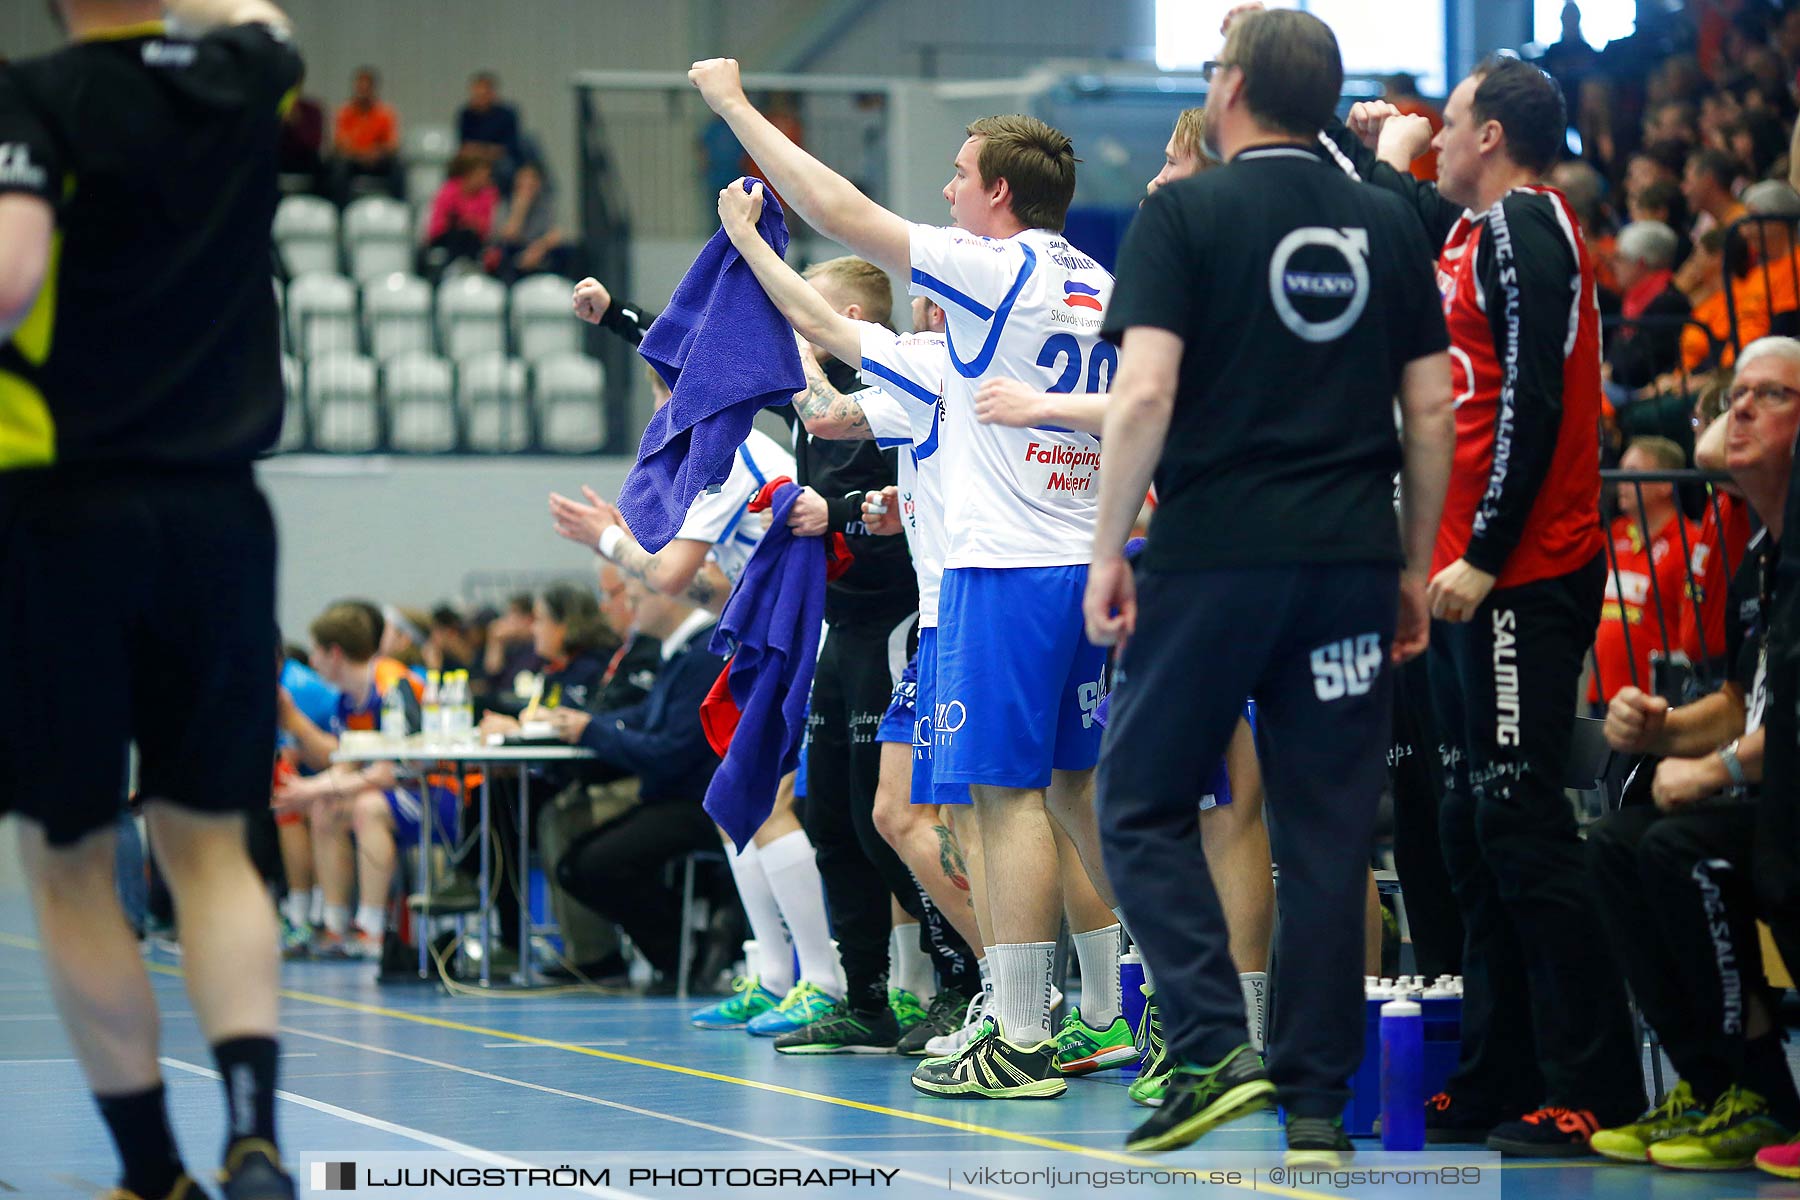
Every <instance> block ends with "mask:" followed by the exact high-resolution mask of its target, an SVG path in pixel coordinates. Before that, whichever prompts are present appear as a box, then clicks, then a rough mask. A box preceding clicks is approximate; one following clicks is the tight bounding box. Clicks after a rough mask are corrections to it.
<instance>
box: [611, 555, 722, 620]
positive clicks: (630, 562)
mask: <svg viewBox="0 0 1800 1200" xmlns="http://www.w3.org/2000/svg"><path fill="white" fill-rule="evenodd" d="M613 564H614V565H615V566H617V567H618V568H619V570H621V571H623V572H625V574H627V575H629V576H631V578H633V579H635V580H637V581H638V582H639V583H641V584H643V585H644V586H645V587H647V588H649V589H650V590H651V591H661V590H662V589H661V588H660V587H658V586H657V583H656V580H655V579H653V578H652V576H653V574H654V573H655V571H656V555H654V554H652V553H650V552H649V551H648V550H646V549H644V548H643V547H642V546H640V545H638V544H637V543H636V542H633V541H622V542H620V543H619V548H618V549H617V550H616V551H614V552H613ZM730 594H731V588H730V586H729V584H728V583H727V581H726V579H725V575H724V573H723V572H721V571H720V570H719V568H718V567H717V566H715V565H714V564H712V563H710V562H708V563H702V564H701V565H700V569H699V570H698V571H696V572H695V573H694V578H693V579H692V580H690V581H689V582H688V585H687V587H686V588H685V589H683V590H682V598H683V599H685V600H687V601H688V603H690V604H697V605H699V606H700V607H701V608H705V609H710V610H711V611H713V612H718V611H719V610H720V608H721V607H723V605H724V603H725V598H726V597H727V596H729V595H730Z"/></svg>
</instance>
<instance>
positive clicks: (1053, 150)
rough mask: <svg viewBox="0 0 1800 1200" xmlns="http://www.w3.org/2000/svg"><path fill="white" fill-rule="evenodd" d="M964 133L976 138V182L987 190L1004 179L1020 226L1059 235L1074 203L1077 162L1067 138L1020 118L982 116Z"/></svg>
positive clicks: (1015, 114)
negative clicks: (1009, 190) (977, 140)
mask: <svg viewBox="0 0 1800 1200" xmlns="http://www.w3.org/2000/svg"><path fill="white" fill-rule="evenodd" d="M965 132H967V134H968V135H969V136H970V137H972V138H980V139H981V149H980V150H979V152H978V153H977V154H976V158H975V166H976V169H977V170H979V171H980V172H981V182H982V183H983V184H984V185H986V186H988V187H992V186H993V185H994V183H995V181H997V180H1001V179H1004V180H1006V184H1007V186H1008V187H1009V188H1011V189H1012V211H1013V216H1014V217H1016V218H1018V220H1019V223H1020V224H1021V225H1024V226H1025V227H1026V228H1027V229H1048V230H1050V231H1052V232H1054V233H1060V232H1062V227H1063V225H1064V223H1065V222H1066V221H1067V220H1068V216H1069V205H1070V204H1071V203H1072V202H1073V201H1074V199H1075V164H1076V163H1078V162H1080V161H1081V160H1080V159H1078V158H1076V157H1075V143H1074V142H1072V141H1070V140H1069V135H1068V134H1066V133H1064V132H1062V130H1060V129H1054V128H1052V127H1051V126H1049V125H1046V124H1044V122H1042V121H1040V120H1038V119H1037V118H1036V117H1028V116H1024V115H1022V114H1020V113H1013V114H1010V115H1008V116H1001V117H983V118H981V119H980V120H979V121H976V122H974V123H973V124H971V125H970V126H969V127H968V129H967V130H966V131H965Z"/></svg>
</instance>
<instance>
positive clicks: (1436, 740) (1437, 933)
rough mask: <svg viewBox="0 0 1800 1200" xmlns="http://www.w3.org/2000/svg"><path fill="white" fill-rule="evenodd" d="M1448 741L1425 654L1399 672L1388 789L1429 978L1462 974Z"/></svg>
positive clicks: (1406, 893) (1398, 862) (1417, 945)
mask: <svg viewBox="0 0 1800 1200" xmlns="http://www.w3.org/2000/svg"><path fill="white" fill-rule="evenodd" d="M1442 740H1443V739H1442V738H1441V737H1440V736H1439V735H1438V727H1437V720H1436V718H1435V716H1434V714H1433V713H1432V711H1431V676H1430V672H1429V670H1428V668H1427V666H1426V662H1425V659H1424V658H1423V657H1419V658H1415V659H1413V660H1412V661H1411V662H1409V663H1405V664H1403V665H1402V666H1401V667H1400V668H1399V670H1397V671H1396V672H1394V742H1393V746H1392V747H1391V748H1390V749H1389V751H1388V787H1389V788H1390V790H1392V792H1393V794H1394V868H1395V871H1396V872H1397V873H1398V874H1399V876H1400V888H1401V894H1402V896H1403V897H1404V898H1405V901H1406V923H1407V925H1408V926H1410V927H1411V932H1412V946H1413V957H1414V959H1415V960H1416V962H1417V967H1418V973H1419V974H1420V975H1423V976H1424V977H1425V978H1427V979H1436V978H1437V977H1438V976H1439V975H1461V974H1462V950H1463V927H1462V914H1461V913H1459V912H1458V911H1457V909H1456V894H1455V892H1453V891H1452V890H1451V887H1450V872H1449V869H1448V868H1447V867H1446V866H1445V865H1444V846H1443V841H1442V839H1440V838H1439V837H1438V823H1439V812H1440V810H1441V809H1442V806H1443V788H1444V772H1443V767H1442V758H1441V755H1442V752H1443V748H1442Z"/></svg>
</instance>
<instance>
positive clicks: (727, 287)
mask: <svg viewBox="0 0 1800 1200" xmlns="http://www.w3.org/2000/svg"><path fill="white" fill-rule="evenodd" d="M746 190H748V188H747V187H746ZM756 228H757V232H758V233H760V234H761V235H762V238H763V240H764V241H765V242H768V243H769V245H771V246H773V247H774V248H775V252H776V253H777V254H786V253H787V244H788V231H787V224H786V222H784V221H783V220H782V217H781V204H780V203H779V202H778V201H777V200H776V199H775V197H774V196H773V195H772V194H771V193H770V192H769V190H768V189H767V188H764V189H763V210H762V216H761V217H760V218H759V219H758V221H757V223H756ZM638 353H639V354H642V355H643V356H644V358H645V359H646V360H647V361H648V362H649V363H650V365H651V366H652V367H653V368H655V370H656V373H657V374H658V375H660V376H662V378H663V382H665V383H667V384H668V385H669V388H670V390H671V391H673V392H674V393H675V394H674V396H673V397H672V398H671V399H670V400H669V402H668V403H667V404H665V405H663V406H662V408H660V409H658V410H657V412H656V413H655V415H653V416H652V417H651V418H650V424H649V425H648V426H646V427H645V429H644V438H643V441H642V442H641V443H640V444H639V445H638V456H637V464H636V465H635V466H633V467H632V468H631V473H630V474H628V475H627V476H626V477H625V486H624V487H623V488H622V489H621V490H620V492H619V512H620V513H621V514H623V516H624V517H625V523H626V524H627V525H629V526H630V527H631V532H632V535H633V536H634V537H635V538H636V539H637V542H638V544H639V545H641V546H642V547H643V548H644V549H646V550H648V551H650V552H651V553H652V554H654V553H655V552H656V551H658V550H661V549H662V548H663V547H664V546H666V545H668V543H669V539H671V538H673V537H674V536H675V534H676V532H677V531H678V530H680V528H681V523H682V521H683V520H684V519H685V518H686V517H687V511H688V508H689V506H690V505H692V504H693V502H694V498H695V497H696V496H698V495H699V494H700V493H701V492H702V491H704V490H706V489H707V488H709V487H712V486H713V485H715V484H721V483H724V482H725V478H726V476H727V475H729V474H730V473H731V461H732V457H733V456H734V455H735V454H736V453H737V448H738V447H739V446H741V445H743V444H744V438H745V437H747V436H748V435H749V433H750V425H751V422H753V421H754V420H755V419H756V414H757V413H758V412H760V411H761V410H763V409H765V408H768V407H770V406H771V405H777V404H786V403H788V401H790V400H791V399H793V396H794V393H795V392H797V391H800V390H801V389H802V388H804V387H805V386H806V376H805V374H804V373H803V372H802V371H801V369H800V355H799V353H798V352H797V351H796V350H795V348H794V334H793V330H792V329H791V328H790V327H789V325H788V323H787V320H786V319H785V318H784V317H783V316H782V315H781V313H780V312H779V311H777V310H776V308H775V305H774V304H773V303H772V302H771V301H770V300H769V297H768V296H767V295H766V294H764V292H763V289H762V284H760V283H758V282H757V281H756V276H755V274H754V273H752V272H751V270H750V268H749V266H748V265H746V264H745V262H744V259H743V256H742V255H740V254H739V253H738V252H737V248H736V247H735V246H733V245H732V244H731V239H730V238H728V237H726V236H725V232H724V231H723V230H720V231H719V232H718V233H715V234H713V236H712V240H711V241H709V242H707V243H706V247H705V249H703V250H701V251H700V257H698V258H696V259H695V260H694V265H693V266H691V267H689V268H688V272H687V274H686V275H685V276H683V277H682V280H681V283H680V285H679V286H678V287H676V289H675V295H674V297H673V298H671V299H670V301H669V307H668V308H667V309H665V310H664V311H663V314H662V315H661V316H660V317H658V318H656V322H655V324H653V325H651V326H650V331H649V332H648V333H646V334H645V335H644V342H643V345H641V346H639V347H638Z"/></svg>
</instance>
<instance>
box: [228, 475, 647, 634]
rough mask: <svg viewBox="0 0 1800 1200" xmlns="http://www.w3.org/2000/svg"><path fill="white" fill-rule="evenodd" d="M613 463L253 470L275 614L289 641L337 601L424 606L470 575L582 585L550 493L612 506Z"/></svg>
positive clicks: (575, 550)
mask: <svg viewBox="0 0 1800 1200" xmlns="http://www.w3.org/2000/svg"><path fill="white" fill-rule="evenodd" d="M629 467H630V463H628V462H626V461H625V460H624V459H618V458H500V459H487V458H455V459H406V458H383V457H367V458H328V457H322V456H321V457H314V456H305V455H290V456H285V457H282V458H275V459H270V460H269V461H267V462H265V463H263V464H262V465H261V466H260V467H259V468H258V470H257V475H258V478H259V479H260V481H261V483H262V486H263V489H264V491H266V492H267V493H268V496H269V500H270V503H271V504H272V505H273V506H274V509H275V521H276V528H277V530H278V531H279V535H280V538H281V558H280V564H281V565H280V571H281V574H280V582H279V590H278V591H277V594H276V595H277V610H276V611H277V612H278V614H279V616H280V619H281V627H282V631H283V632H284V633H285V634H286V635H287V637H288V639H289V640H290V641H304V640H305V629H306V627H307V625H308V624H309V623H310V622H311V621H312V619H313V618H314V617H316V616H317V615H318V614H319V613H320V612H321V611H322V610H323V609H324V608H325V606H326V605H327V604H330V603H331V602H332V601H333V600H336V599H339V598H341V597H344V596H350V595H356V596H366V597H368V598H370V599H373V600H375V601H377V602H380V603H391V604H402V605H412V606H416V607H421V608H427V607H429V606H431V605H432V604H434V603H436V602H437V601H439V600H446V599H452V598H455V597H457V596H458V594H459V589H460V588H461V587H462V583H463V580H464V577H465V576H467V575H468V574H469V573H470V572H475V571H485V572H495V571H505V572H521V573H539V572H569V573H572V574H578V575H585V574H588V573H590V572H591V571H592V570H593V568H594V564H595V558H594V555H593V554H591V553H589V552H587V551H585V550H583V549H581V548H580V547H578V546H576V545H574V544H573V543H570V542H567V541H564V540H563V539H562V538H559V537H557V536H556V534H555V533H554V532H552V530H551V528H550V516H549V511H548V509H547V507H546V504H547V500H548V496H549V494H550V492H551V491H560V492H562V493H564V494H565V495H579V494H580V492H579V488H580V486H581V485H582V484H584V483H586V484H589V485H590V486H592V487H593V488H594V490H595V491H597V492H599V493H600V494H601V495H603V496H606V497H609V498H611V497H615V496H617V495H618V492H619V485H620V484H621V483H623V482H624V480H625V472H626V470H627V469H628V468H629Z"/></svg>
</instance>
